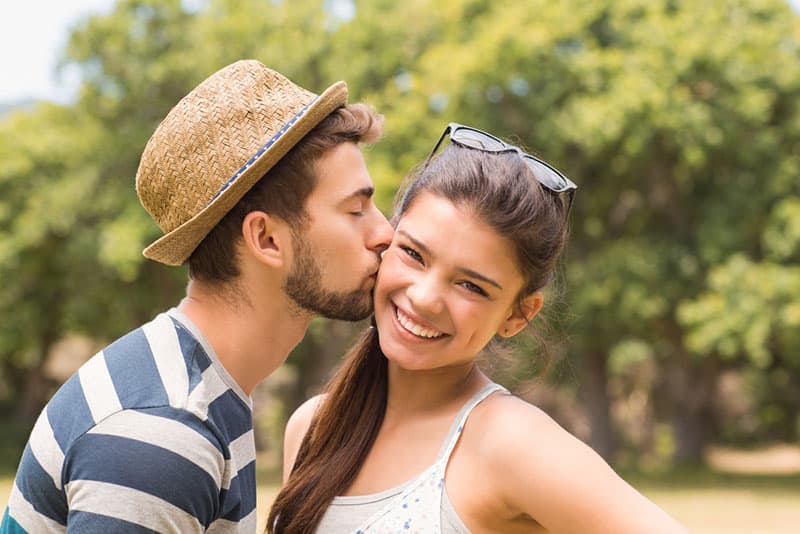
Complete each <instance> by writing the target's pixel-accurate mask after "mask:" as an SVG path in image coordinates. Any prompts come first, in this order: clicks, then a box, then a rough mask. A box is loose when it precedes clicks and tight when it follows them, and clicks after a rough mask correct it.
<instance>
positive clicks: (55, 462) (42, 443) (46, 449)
mask: <svg viewBox="0 0 800 534" xmlns="http://www.w3.org/2000/svg"><path fill="white" fill-rule="evenodd" d="M28 443H29V444H30V446H31V451H32V452H33V456H34V458H36V461H37V462H39V465H41V466H42V469H44V470H45V472H46V473H47V474H48V475H50V478H52V479H53V484H55V485H56V488H58V489H59V490H60V489H61V469H62V467H63V466H64V453H63V452H62V451H61V447H60V446H59V444H58V442H57V441H56V436H55V435H54V434H53V427H52V426H50V420H49V419H48V418H47V409H44V410H42V413H41V414H40V415H39V418H38V419H37V420H36V424H35V425H33V430H32V431H31V437H30V439H29V440H28Z"/></svg>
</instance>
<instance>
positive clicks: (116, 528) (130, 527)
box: [69, 510, 158, 534]
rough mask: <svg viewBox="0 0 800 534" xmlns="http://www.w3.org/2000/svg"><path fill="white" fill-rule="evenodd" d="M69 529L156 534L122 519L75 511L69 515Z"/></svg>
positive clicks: (156, 533) (116, 533)
mask: <svg viewBox="0 0 800 534" xmlns="http://www.w3.org/2000/svg"><path fill="white" fill-rule="evenodd" d="M69 529H70V531H75V532H97V533H103V534H105V533H109V532H113V533H114V534H158V532H157V531H155V530H150V529H149V528H145V527H143V526H141V525H136V524H134V523H129V522H128V521H124V520H122V519H117V518H115V517H108V516H107V515H100V514H93V513H91V512H78V511H75V510H73V511H71V512H70V513H69Z"/></svg>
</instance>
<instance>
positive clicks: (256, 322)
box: [178, 281, 311, 395]
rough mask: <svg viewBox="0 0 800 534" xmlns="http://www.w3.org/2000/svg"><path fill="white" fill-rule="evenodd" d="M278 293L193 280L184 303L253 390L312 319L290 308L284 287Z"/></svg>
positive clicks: (237, 375) (224, 362) (240, 380)
mask: <svg viewBox="0 0 800 534" xmlns="http://www.w3.org/2000/svg"><path fill="white" fill-rule="evenodd" d="M277 293H278V294H276V295H275V298H273V299H265V298H258V297H256V296H246V295H236V294H235V292H232V291H219V290H218V289H217V288H213V287H209V286H208V285H206V284H201V283H198V282H194V281H192V282H190V283H189V286H188V288H187V291H186V297H185V298H184V299H183V300H182V301H181V303H180V304H179V305H178V309H179V310H180V311H181V312H183V313H184V314H186V316H187V317H188V318H189V319H190V320H191V321H192V322H193V323H194V324H195V325H196V326H197V328H198V329H199V330H200V332H202V333H203V335H204V336H205V338H206V339H207V340H208V342H209V343H210V344H211V347H212V348H213V349H214V352H216V353H217V356H218V357H219V359H220V361H221V362H222V365H224V366H225V369H226V370H227V371H228V373H230V375H231V376H232V377H233V379H234V380H236V382H237V383H238V384H239V386H240V387H241V388H242V390H243V391H244V392H245V393H247V394H248V395H250V394H251V393H252V392H253V389H255V387H256V386H257V385H258V384H259V383H260V382H261V381H262V380H263V379H264V378H266V377H267V376H269V375H270V374H272V372H273V371H275V370H276V369H277V368H278V367H280V366H281V365H282V364H283V362H284V361H286V358H287V357H288V355H289V352H291V350H292V349H293V348H294V347H295V346H296V345H297V344H298V343H299V342H300V340H302V339H303V335H304V334H305V332H306V328H307V327H308V323H309V322H310V320H311V317H306V316H301V315H298V314H296V313H289V312H287V309H288V303H287V302H286V300H285V298H284V296H283V292H277ZM248 297H249V298H248Z"/></svg>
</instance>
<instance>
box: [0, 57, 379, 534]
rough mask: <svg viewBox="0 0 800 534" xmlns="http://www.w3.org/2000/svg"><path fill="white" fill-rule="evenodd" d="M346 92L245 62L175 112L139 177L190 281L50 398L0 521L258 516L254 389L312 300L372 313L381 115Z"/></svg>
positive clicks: (190, 527)
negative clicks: (174, 303) (366, 148)
mask: <svg viewBox="0 0 800 534" xmlns="http://www.w3.org/2000/svg"><path fill="white" fill-rule="evenodd" d="M346 100H347V88H346V85H345V84H344V82H339V83H336V84H334V85H332V86H331V87H329V88H328V89H327V90H326V91H325V92H323V93H322V94H321V95H319V96H316V95H314V94H312V93H310V92H309V91H307V90H305V89H303V88H301V87H298V86H297V85H295V84H294V83H292V82H291V81H289V80H288V79H286V78H285V77H283V76H282V75H280V74H279V73H277V72H274V71H272V70H270V69H268V68H266V67H265V66H264V65H262V64H261V63H259V62H257V61H239V62H237V63H234V64H233V65H230V66H228V67H225V68H223V69H222V70H220V71H218V72H216V73H215V74H213V75H212V76H211V77H209V78H208V79H207V80H205V81H204V82H202V83H201V84H200V85H199V86H198V87H196V88H195V89H194V90H193V91H192V92H191V93H189V94H188V95H187V96H186V97H184V98H183V99H182V100H181V101H180V102H179V103H178V104H177V105H176V106H175V107H174V108H173V109H172V110H171V111H170V112H169V114H168V115H167V117H166V118H165V119H164V121H163V122H162V123H161V124H160V125H159V126H158V128H157V129H156V131H155V133H154V134H153V136H152V138H151V139H150V141H149V142H148V144H147V146H146V148H145V150H144V153H143V155H142V159H141V162H140V165H139V170H138V173H137V176H136V189H137V193H138V195H139V198H140V200H141V202H142V204H143V206H144V207H145V209H147V211H148V212H149V213H150V214H151V215H152V216H153V218H154V219H155V221H156V222H157V223H158V225H159V226H160V228H161V229H162V230H163V232H164V235H163V236H162V237H161V238H160V239H158V240H157V241H156V242H154V243H153V244H151V245H150V246H149V247H147V248H146V249H145V251H144V254H145V256H147V257H148V258H151V259H153V260H156V261H159V262H162V263H166V264H169V265H181V264H183V263H188V265H189V277H190V281H189V285H188V288H187V296H186V298H184V299H183V300H182V301H181V303H180V304H179V305H178V307H177V308H173V309H171V310H169V311H167V312H166V313H162V314H160V315H158V316H157V317H156V318H155V319H154V320H153V321H151V322H150V323H147V324H145V325H143V326H142V327H141V328H138V329H136V330H134V331H133V332H131V333H129V334H127V335H125V336H123V337H122V338H120V339H118V340H117V341H115V342H114V343H112V344H111V345H109V346H108V347H106V348H105V349H104V350H103V351H101V352H100V353H98V354H97V355H95V356H94V357H93V358H91V359H90V360H89V361H88V362H87V363H86V364H84V365H83V366H82V367H81V369H80V370H79V371H78V372H77V373H76V374H75V375H73V376H72V378H70V379H69V380H68V381H67V382H66V383H65V384H64V385H63V386H62V387H61V389H60V390H59V391H58V392H57V393H56V395H55V396H54V397H53V399H51V401H50V402H49V404H48V405H47V407H46V408H45V409H44V411H43V412H42V414H41V416H40V417H39V419H38V421H37V423H36V425H35V427H34V429H33V431H32V433H31V437H30V440H29V442H28V445H27V446H26V448H25V451H24V453H23V457H22V461H21V463H20V467H19V470H18V472H17V477H16V480H15V483H14V488H13V490H12V494H11V497H10V499H9V505H8V508H7V509H6V513H5V515H4V517H3V522H2V526H0V532H2V533H10V532H32V533H40V532H65V531H67V530H68V531H70V532H81V533H85V532H88V533H93V532H106V533H107V532H115V533H116V532H154V531H155V532H181V533H182V532H198V531H206V530H207V531H209V532H254V531H255V528H256V514H255V490H256V488H255V445H254V442H253V430H252V413H251V401H250V397H249V395H250V393H251V392H252V390H253V388H254V387H255V386H256V385H257V384H258V383H259V382H260V381H261V380H262V379H263V378H265V377H266V376H267V375H269V374H270V373H271V372H272V371H274V370H275V369H276V368H277V367H279V366H280V365H281V364H282V363H283V362H284V360H285V359H286V357H287V355H288V353H289V351H290V350H291V349H292V348H293V347H294V346H295V345H297V343H298V342H299V341H300V340H301V338H302V336H303V334H304V333H305V331H306V327H307V326H308V323H309V321H310V320H311V318H312V317H313V316H315V315H324V316H327V317H333V318H338V319H346V320H359V319H363V318H365V317H366V316H368V315H369V313H370V312H371V307H372V303H371V290H372V287H373V285H374V281H375V276H376V273H377V270H378V264H379V260H380V253H381V252H382V251H383V250H384V249H385V248H386V246H388V243H389V241H390V240H391V234H392V230H391V227H390V226H389V224H388V222H387V221H386V219H385V218H384V217H383V215H382V214H381V213H380V212H379V211H378V210H377V208H376V207H375V205H374V203H373V201H372V192H373V184H372V181H371V179H370V176H369V174H368V172H367V169H366V167H365V165H364V161H363V158H362V156H361V151H360V149H359V146H358V143H361V142H373V141H375V140H376V139H377V138H378V137H379V136H380V130H381V124H380V120H379V116H377V115H375V114H374V112H373V111H372V110H371V108H369V107H367V106H364V105H359V104H356V105H350V106H348V105H346Z"/></svg>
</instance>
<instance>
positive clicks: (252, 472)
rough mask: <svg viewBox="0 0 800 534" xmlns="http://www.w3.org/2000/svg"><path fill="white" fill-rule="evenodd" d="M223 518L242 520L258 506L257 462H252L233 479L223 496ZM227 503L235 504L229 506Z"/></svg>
mask: <svg viewBox="0 0 800 534" xmlns="http://www.w3.org/2000/svg"><path fill="white" fill-rule="evenodd" d="M222 502H223V509H222V518H223V519H227V520H228V521H240V520H241V519H242V518H243V517H245V516H247V515H248V514H249V513H250V512H252V511H253V510H254V509H255V507H256V463H255V462H250V463H249V464H247V465H246V466H244V467H243V468H242V469H240V470H239V474H238V475H236V477H235V478H234V479H233V480H231V487H230V489H229V490H228V492H227V495H226V496H225V497H224V498H223V501H222ZM226 504H235V505H234V506H232V507H230V508H228V507H226V506H225V505H226Z"/></svg>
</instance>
